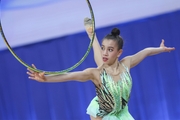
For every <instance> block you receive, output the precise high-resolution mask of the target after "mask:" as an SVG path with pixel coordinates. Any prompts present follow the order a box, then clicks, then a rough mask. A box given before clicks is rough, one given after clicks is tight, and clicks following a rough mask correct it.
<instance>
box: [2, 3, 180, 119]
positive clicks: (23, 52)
mask: <svg viewBox="0 0 180 120" xmlns="http://www.w3.org/2000/svg"><path fill="white" fill-rule="evenodd" d="M90 2H91V5H92V7H93V11H94V15H95V23H96V33H97V37H98V40H99V42H101V40H102V39H103V37H104V36H105V35H106V34H108V33H110V31H111V30H112V29H113V28H114V27H118V28H119V29H120V30H121V36H122V37H123V38H124V41H125V44H124V47H123V51H124V52H123V54H122V56H121V57H120V59H122V58H123V57H124V56H127V55H132V54H135V53H136V52H138V51H140V50H142V49H144V48H146V47H158V46H159V45H160V42H161V39H164V40H165V45H166V46H169V47H175V48H176V50H175V51H173V52H170V53H162V54H159V55H155V56H151V57H148V58H146V59H145V60H144V61H142V62H141V63H140V64H139V65H138V66H136V67H135V68H132V69H131V75H132V79H133V88H132V92H131V97H130V101H129V111H130V113H131V114H132V116H133V117H134V118H135V119H136V120H179V119H180V108H179V106H180V92H179V91H180V64H179V63H180V48H179V46H180V1H179V0H151V1H145V0H134V1H132V0H126V1H122V0H114V1H112V0H90ZM0 4H1V12H0V16H1V24H2V27H3V30H4V33H5V36H6V38H7V40H8V42H9V44H10V45H11V46H12V48H13V50H14V51H15V53H16V54H17V55H18V56H19V57H20V58H21V59H22V60H23V61H25V62H26V63H28V64H32V63H34V64H35V65H36V66H37V68H39V69H43V70H49V71H57V70H63V69H66V68H69V67H71V66H72V65H74V64H75V63H77V62H78V61H79V60H80V59H81V58H82V57H83V55H84V54H85V52H86V50H87V48H88V45H89V38H88V36H87V34H86V32H85V29H84V25H83V20H84V18H85V17H91V15H90V12H89V8H88V5H87V3H86V1H85V0H76V1H75V0H26V1H24V0H1V2H0ZM87 67H97V66H96V64H95V62H94V58H93V51H92V50H91V52H90V54H89V55H88V57H87V58H86V59H85V61H84V62H83V63H82V64H81V65H80V66H78V67H77V68H76V69H74V70H73V71H77V70H83V69H85V68H87ZM26 71H27V70H26V68H25V67H24V66H23V65H22V64H20V63H19V62H18V61H17V60H16V59H15V58H14V56H13V55H12V54H11V53H10V52H9V50H8V49H7V47H6V45H5V43H4V41H3V39H2V37H0V120H89V115H87V114H86V108H87V106H88V105H89V103H90V101H91V100H92V98H93V97H94V96H95V89H94V85H93V83H92V82H91V81H88V82H83V83H81V82H75V81H71V82H64V83H39V82H36V81H32V80H29V79H28V75H27V74H26Z"/></svg>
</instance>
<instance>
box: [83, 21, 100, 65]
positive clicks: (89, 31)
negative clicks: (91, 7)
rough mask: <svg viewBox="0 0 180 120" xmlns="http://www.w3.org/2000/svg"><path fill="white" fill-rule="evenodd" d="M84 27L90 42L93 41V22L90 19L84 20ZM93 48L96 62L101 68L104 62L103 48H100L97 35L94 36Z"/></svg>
mask: <svg viewBox="0 0 180 120" xmlns="http://www.w3.org/2000/svg"><path fill="white" fill-rule="evenodd" d="M84 26H85V29H86V32H87V34H88V36H89V38H90V40H92V37H93V31H92V21H91V19H90V18H85V19H84ZM92 47H93V51H94V60H95V62H96V64H97V66H100V65H102V63H103V60H102V53H101V47H100V44H99V41H98V39H97V36H96V34H95V36H94V41H93V46H92Z"/></svg>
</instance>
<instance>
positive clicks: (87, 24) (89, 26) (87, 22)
mask: <svg viewBox="0 0 180 120" xmlns="http://www.w3.org/2000/svg"><path fill="white" fill-rule="evenodd" d="M84 26H85V29H86V32H87V34H88V36H89V37H90V38H91V37H92V35H93V28H92V20H91V19H90V18H87V17H86V18H84Z"/></svg>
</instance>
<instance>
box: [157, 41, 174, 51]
mask: <svg viewBox="0 0 180 120" xmlns="http://www.w3.org/2000/svg"><path fill="white" fill-rule="evenodd" d="M160 48H163V52H171V51H172V50H175V48H174V47H166V46H165V45H164V40H163V39H162V42H161V44H160Z"/></svg>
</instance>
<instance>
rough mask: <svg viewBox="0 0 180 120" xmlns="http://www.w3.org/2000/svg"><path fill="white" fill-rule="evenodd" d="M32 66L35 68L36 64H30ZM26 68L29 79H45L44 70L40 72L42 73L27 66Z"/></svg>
mask: <svg viewBox="0 0 180 120" xmlns="http://www.w3.org/2000/svg"><path fill="white" fill-rule="evenodd" d="M32 67H33V68H35V69H36V66H35V65H34V64H32ZM27 70H28V72H27V74H28V75H29V79H32V80H36V81H38V82H45V81H46V78H45V76H44V72H42V73H38V72H34V71H32V70H30V69H29V68H28V69H27Z"/></svg>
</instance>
